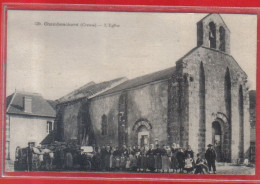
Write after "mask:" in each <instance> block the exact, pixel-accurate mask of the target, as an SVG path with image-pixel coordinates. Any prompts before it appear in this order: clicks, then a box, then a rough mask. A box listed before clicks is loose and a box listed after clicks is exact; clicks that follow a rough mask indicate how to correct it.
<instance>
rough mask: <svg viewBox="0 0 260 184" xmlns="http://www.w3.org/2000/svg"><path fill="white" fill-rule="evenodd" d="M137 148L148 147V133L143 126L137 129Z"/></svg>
mask: <svg viewBox="0 0 260 184" xmlns="http://www.w3.org/2000/svg"><path fill="white" fill-rule="evenodd" d="M137 134H138V135H137V137H138V146H140V147H145V146H148V145H149V138H150V133H149V131H148V130H147V128H146V127H145V126H141V127H139V128H138V133H137Z"/></svg>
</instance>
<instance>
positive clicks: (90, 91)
mask: <svg viewBox="0 0 260 184" xmlns="http://www.w3.org/2000/svg"><path fill="white" fill-rule="evenodd" d="M126 80H127V79H126V78H125V77H121V78H117V79H114V80H110V81H105V82H101V83H97V84H96V83H94V82H90V83H88V84H86V85H85V86H83V87H81V88H79V89H77V90H75V91H73V92H71V93H69V94H68V95H66V96H64V97H62V98H60V99H58V100H57V101H58V103H59V104H60V103H66V102H70V101H74V100H77V99H81V98H88V97H91V96H94V95H97V94H99V93H100V92H104V91H106V90H108V89H110V88H113V87H114V86H116V85H119V84H121V83H122V82H124V81H126Z"/></svg>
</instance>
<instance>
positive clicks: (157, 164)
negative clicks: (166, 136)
mask: <svg viewBox="0 0 260 184" xmlns="http://www.w3.org/2000/svg"><path fill="white" fill-rule="evenodd" d="M154 156H155V168H156V170H157V172H159V171H160V170H161V169H162V149H161V148H160V146H159V144H157V145H156V149H155V150H154Z"/></svg>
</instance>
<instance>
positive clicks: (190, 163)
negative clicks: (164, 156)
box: [183, 154, 193, 173]
mask: <svg viewBox="0 0 260 184" xmlns="http://www.w3.org/2000/svg"><path fill="white" fill-rule="evenodd" d="M183 170H185V171H187V173H190V172H191V171H193V159H192V158H191V156H190V154H187V158H186V159H185V165H184V169H183Z"/></svg>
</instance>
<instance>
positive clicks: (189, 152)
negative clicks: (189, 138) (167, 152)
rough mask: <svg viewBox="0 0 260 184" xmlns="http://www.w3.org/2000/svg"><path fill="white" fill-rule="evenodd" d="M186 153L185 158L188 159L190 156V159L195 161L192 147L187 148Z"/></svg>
mask: <svg viewBox="0 0 260 184" xmlns="http://www.w3.org/2000/svg"><path fill="white" fill-rule="evenodd" d="M184 153H185V157H186V158H187V157H188V155H190V157H191V158H192V159H194V152H193V151H192V149H191V146H190V145H188V147H187V149H186V150H185V152H184Z"/></svg>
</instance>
